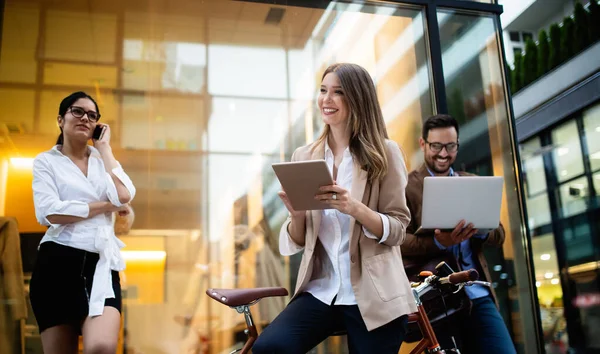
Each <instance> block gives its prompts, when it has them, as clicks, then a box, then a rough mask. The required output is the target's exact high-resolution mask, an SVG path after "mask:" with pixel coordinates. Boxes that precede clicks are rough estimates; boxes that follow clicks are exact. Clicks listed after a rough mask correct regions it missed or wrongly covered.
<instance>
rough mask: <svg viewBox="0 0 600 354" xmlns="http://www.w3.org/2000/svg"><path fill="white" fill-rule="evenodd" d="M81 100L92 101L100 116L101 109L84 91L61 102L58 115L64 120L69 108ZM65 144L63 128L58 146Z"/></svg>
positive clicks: (57, 141) (57, 140)
mask: <svg viewBox="0 0 600 354" xmlns="http://www.w3.org/2000/svg"><path fill="white" fill-rule="evenodd" d="M81 98H87V99H89V100H90V101H92V102H94V106H96V112H97V113H98V114H100V109H99V108H98V104H97V103H96V101H95V100H94V99H93V98H92V96H90V95H88V94H87V93H85V92H83V91H77V92H73V93H72V94H70V95H69V96H67V97H65V98H63V100H62V102H60V106H59V107H58V115H59V116H61V117H63V118H64V116H65V114H67V111H68V110H69V107H71V106H72V105H73V103H75V102H77V100H79V99H81ZM63 142H64V138H63V133H62V128H61V129H60V135H59V136H58V139H56V145H62V143H63Z"/></svg>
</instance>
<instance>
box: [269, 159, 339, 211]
mask: <svg viewBox="0 0 600 354" xmlns="http://www.w3.org/2000/svg"><path fill="white" fill-rule="evenodd" d="M271 166H272V167H273V170H274V171H275V175H277V178H278V179H279V182H280V183H281V187H282V188H283V190H284V191H285V193H286V194H287V196H288V198H289V199H290V202H291V203H292V207H293V208H294V209H295V210H322V209H331V206H329V204H327V203H324V202H321V201H318V200H316V199H315V195H317V194H319V188H320V187H322V186H328V185H332V184H333V177H332V176H331V173H330V172H329V168H327V163H326V162H325V160H308V161H297V162H281V163H274V164H272V165H271Z"/></svg>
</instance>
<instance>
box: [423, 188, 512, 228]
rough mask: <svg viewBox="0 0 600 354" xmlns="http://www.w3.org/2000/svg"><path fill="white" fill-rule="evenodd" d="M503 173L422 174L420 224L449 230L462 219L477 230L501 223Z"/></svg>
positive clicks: (494, 226)
mask: <svg viewBox="0 0 600 354" xmlns="http://www.w3.org/2000/svg"><path fill="white" fill-rule="evenodd" d="M503 183H504V178H503V177H487V176H463V177H425V181H424V184H423V206H422V210H421V228H420V231H423V230H433V229H442V230H451V229H454V228H455V227H456V225H457V224H458V223H459V222H460V221H461V220H465V221H466V222H467V225H468V224H469V223H472V224H473V225H474V227H475V228H476V229H479V230H480V231H483V230H491V229H495V228H497V227H498V226H499V224H500V206H501V204H502V187H503Z"/></svg>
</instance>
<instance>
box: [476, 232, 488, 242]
mask: <svg viewBox="0 0 600 354" xmlns="http://www.w3.org/2000/svg"><path fill="white" fill-rule="evenodd" d="M489 235H490V234H489V233H487V234H476V235H473V237H474V238H478V239H480V240H487V238H488V236H489Z"/></svg>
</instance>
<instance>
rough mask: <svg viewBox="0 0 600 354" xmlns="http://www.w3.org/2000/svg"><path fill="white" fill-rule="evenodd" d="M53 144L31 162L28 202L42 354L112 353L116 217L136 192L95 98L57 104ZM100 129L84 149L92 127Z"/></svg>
mask: <svg viewBox="0 0 600 354" xmlns="http://www.w3.org/2000/svg"><path fill="white" fill-rule="evenodd" d="M57 119H58V125H59V126H60V130H61V134H60V136H59V137H58V141H57V144H56V145H55V146H54V147H53V148H52V149H51V150H48V151H46V152H43V153H41V154H39V155H38V156H37V157H36V158H35V160H34V163H33V201H34V205H35V214H36V217H37V220H38V222H39V223H40V224H42V225H44V226H47V227H48V230H47V231H46V234H45V235H44V237H43V238H42V240H41V242H40V246H39V252H38V255H37V260H36V265H35V268H34V271H33V274H32V277H31V284H30V298H31V305H32V308H33V312H34V315H35V317H36V320H37V322H38V326H39V330H40V333H41V338H42V345H43V348H44V353H46V354H54V353H77V350H78V336H79V335H80V334H82V335H83V346H84V348H85V352H86V353H115V351H116V348H117V341H118V335H119V328H120V325H121V316H120V311H121V285H120V279H119V271H121V270H123V269H124V268H125V263H124V261H123V259H122V257H121V254H120V249H121V248H122V247H123V246H124V244H123V243H122V242H121V241H120V240H118V239H117V237H116V236H115V233H114V228H113V213H114V212H117V213H119V214H120V215H126V214H128V213H129V212H130V207H129V202H131V200H132V199H133V197H134V196H135V187H134V186H133V183H132V182H131V179H130V178H129V177H128V176H127V174H125V171H123V168H122V167H121V165H120V164H119V162H118V161H117V160H116V159H115V157H114V156H113V153H112V150H111V147H110V127H109V126H108V125H106V124H102V125H100V123H98V121H99V119H100V110H99V109H98V105H97V104H96V102H95V101H94V99H93V98H92V97H91V96H89V95H87V94H86V93H84V92H75V93H73V94H71V95H69V96H67V97H66V98H65V99H63V100H62V102H61V103H60V107H59V110H58V118H57ZM99 125H100V126H101V127H102V129H103V132H102V134H101V135H100V137H99V138H98V139H93V146H90V145H88V141H89V140H90V139H92V136H93V132H94V129H96V127H97V126H99Z"/></svg>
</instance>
